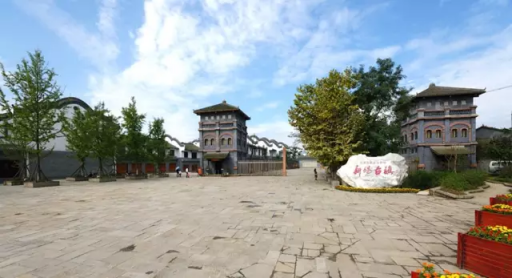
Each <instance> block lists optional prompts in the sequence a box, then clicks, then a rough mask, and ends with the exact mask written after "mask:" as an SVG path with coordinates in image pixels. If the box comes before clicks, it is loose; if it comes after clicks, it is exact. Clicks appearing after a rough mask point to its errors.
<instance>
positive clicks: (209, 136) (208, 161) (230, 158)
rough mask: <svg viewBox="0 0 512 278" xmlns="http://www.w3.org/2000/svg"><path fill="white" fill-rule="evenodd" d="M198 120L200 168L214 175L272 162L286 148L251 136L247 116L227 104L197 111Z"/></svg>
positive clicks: (222, 103) (265, 139)
mask: <svg viewBox="0 0 512 278" xmlns="http://www.w3.org/2000/svg"><path fill="white" fill-rule="evenodd" d="M194 113H195V114H196V115H198V116H199V117H200V119H199V150H200V152H202V154H203V155H202V161H201V165H202V166H203V168H204V169H205V171H209V172H210V173H213V174H220V173H221V172H224V173H237V165H238V161H242V160H260V159H270V158H272V157H277V156H279V155H280V150H281V149H282V148H283V147H287V146H286V145H285V144H283V143H281V142H277V141H275V140H269V139H267V138H258V137H257V136H255V135H253V136H248V133H247V121H248V120H250V119H251V118H250V117H249V116H247V114H245V113H244V112H243V111H242V110H241V109H240V108H239V107H238V106H234V105H231V104H229V103H227V102H226V101H223V102H221V103H219V104H216V105H212V106H208V107H205V108H202V109H197V110H194Z"/></svg>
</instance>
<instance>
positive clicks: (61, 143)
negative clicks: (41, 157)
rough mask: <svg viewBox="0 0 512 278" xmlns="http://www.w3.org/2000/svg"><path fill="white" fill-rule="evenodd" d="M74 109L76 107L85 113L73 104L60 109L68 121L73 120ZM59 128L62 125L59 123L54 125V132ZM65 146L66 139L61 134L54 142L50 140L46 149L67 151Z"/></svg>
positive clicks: (83, 110)
mask: <svg viewBox="0 0 512 278" xmlns="http://www.w3.org/2000/svg"><path fill="white" fill-rule="evenodd" d="M74 107H77V108H78V109H80V110H81V111H82V112H85V111H86V110H85V109H84V108H82V107H81V106H79V105H75V104H70V105H68V106H66V107H65V108H62V109H64V110H65V112H64V113H65V115H66V118H68V119H69V120H71V119H72V118H73V115H74V113H75V109H74ZM61 128H62V124H61V123H57V124H56V125H55V130H56V131H57V130H60V129H61ZM66 144H67V140H66V137H65V136H64V134H62V133H61V134H59V135H57V138H55V139H54V140H51V141H50V142H48V144H47V145H46V147H47V148H48V149H50V148H51V147H52V146H53V147H54V149H53V150H54V151H67V148H66Z"/></svg>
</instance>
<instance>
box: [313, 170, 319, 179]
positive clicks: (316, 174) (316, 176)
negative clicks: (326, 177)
mask: <svg viewBox="0 0 512 278" xmlns="http://www.w3.org/2000/svg"><path fill="white" fill-rule="evenodd" d="M313 172H314V173H315V180H317V178H318V173H317V172H316V168H315V170H313Z"/></svg>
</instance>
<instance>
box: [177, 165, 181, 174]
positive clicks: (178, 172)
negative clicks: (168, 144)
mask: <svg viewBox="0 0 512 278" xmlns="http://www.w3.org/2000/svg"><path fill="white" fill-rule="evenodd" d="M176 177H181V173H180V166H178V167H176Z"/></svg>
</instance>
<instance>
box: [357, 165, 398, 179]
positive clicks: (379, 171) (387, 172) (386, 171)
mask: <svg viewBox="0 0 512 278" xmlns="http://www.w3.org/2000/svg"><path fill="white" fill-rule="evenodd" d="M361 172H362V173H364V174H366V175H370V174H371V173H372V172H374V173H375V175H376V176H380V174H382V173H383V172H384V175H392V174H393V168H392V167H391V165H389V166H384V169H382V168H381V167H380V166H377V168H375V170H373V169H372V167H371V166H366V167H364V169H362V168H361V167H359V165H356V168H355V169H354V175H359V176H361Z"/></svg>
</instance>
